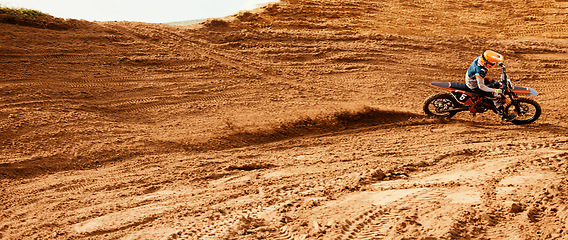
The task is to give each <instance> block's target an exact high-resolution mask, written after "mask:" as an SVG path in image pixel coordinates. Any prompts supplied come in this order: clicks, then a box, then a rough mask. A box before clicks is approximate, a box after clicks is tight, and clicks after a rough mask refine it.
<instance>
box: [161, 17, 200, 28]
mask: <svg viewBox="0 0 568 240" xmlns="http://www.w3.org/2000/svg"><path fill="white" fill-rule="evenodd" d="M205 20H207V19H205V18H204V19H196V20H188V21H181V22H169V23H166V24H169V25H174V26H186V25H191V24H196V23H200V22H203V21H205Z"/></svg>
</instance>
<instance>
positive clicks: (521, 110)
mask: <svg viewBox="0 0 568 240" xmlns="http://www.w3.org/2000/svg"><path fill="white" fill-rule="evenodd" d="M505 112H507V113H509V114H515V115H517V117H516V118H515V119H514V120H512V121H511V122H512V123H513V124H516V125H522V124H529V123H532V122H534V121H536V120H537V119H538V118H539V117H540V114H541V113H542V109H541V108H540V105H539V104H538V103H537V102H536V101H535V100H532V99H530V98H517V99H516V100H515V101H514V102H512V103H509V104H507V105H506V106H505Z"/></svg>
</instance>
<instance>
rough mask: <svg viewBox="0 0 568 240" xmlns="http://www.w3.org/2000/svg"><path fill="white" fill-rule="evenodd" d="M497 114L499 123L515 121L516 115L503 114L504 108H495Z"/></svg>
mask: <svg viewBox="0 0 568 240" xmlns="http://www.w3.org/2000/svg"><path fill="white" fill-rule="evenodd" d="M497 113H498V114H499V116H501V121H503V122H510V121H511V120H513V119H515V118H516V117H517V115H515V114H508V113H506V112H505V107H503V106H500V107H498V108H497Z"/></svg>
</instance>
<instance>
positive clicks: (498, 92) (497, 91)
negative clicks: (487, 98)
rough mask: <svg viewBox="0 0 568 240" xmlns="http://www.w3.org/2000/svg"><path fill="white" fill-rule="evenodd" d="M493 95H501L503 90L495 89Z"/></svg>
mask: <svg viewBox="0 0 568 240" xmlns="http://www.w3.org/2000/svg"><path fill="white" fill-rule="evenodd" d="M495 93H497V94H501V93H503V89H500V88H498V89H495Z"/></svg>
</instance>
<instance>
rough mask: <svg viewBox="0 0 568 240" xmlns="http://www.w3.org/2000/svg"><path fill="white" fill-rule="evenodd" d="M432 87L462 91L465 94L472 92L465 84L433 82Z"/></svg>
mask: <svg viewBox="0 0 568 240" xmlns="http://www.w3.org/2000/svg"><path fill="white" fill-rule="evenodd" d="M431 84H432V85H433V86H436V87H442V88H453V89H457V90H463V91H467V92H473V91H472V90H471V89H470V88H469V87H467V85H465V83H459V82H433V83H431Z"/></svg>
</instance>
